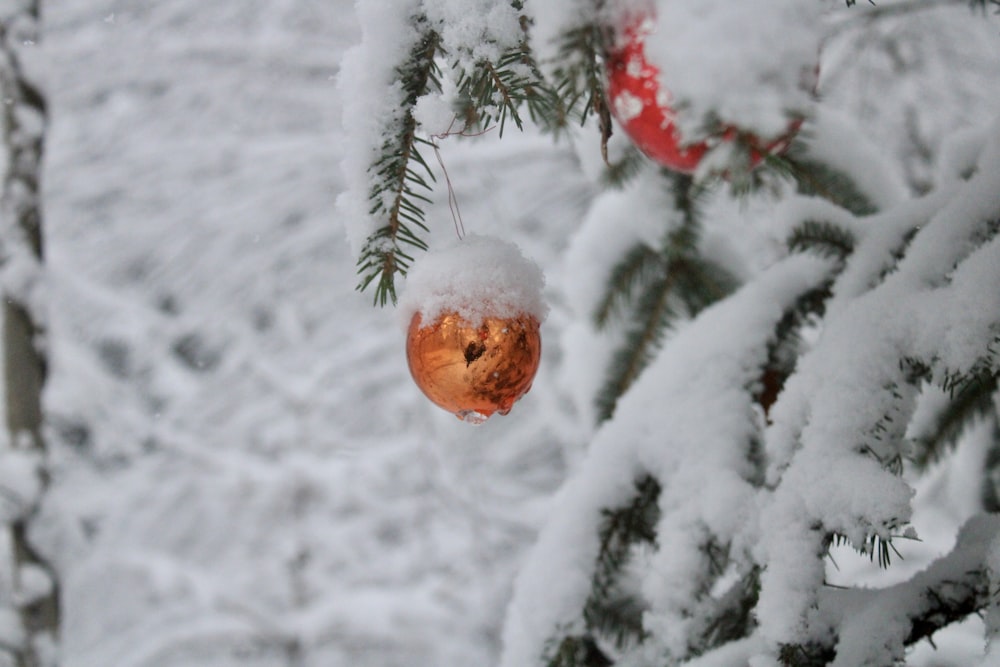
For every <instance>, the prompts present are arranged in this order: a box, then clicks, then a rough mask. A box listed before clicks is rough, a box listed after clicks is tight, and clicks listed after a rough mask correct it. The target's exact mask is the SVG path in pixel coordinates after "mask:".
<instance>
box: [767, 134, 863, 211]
mask: <svg viewBox="0 0 1000 667" xmlns="http://www.w3.org/2000/svg"><path fill="white" fill-rule="evenodd" d="M802 153H803V151H802V149H801V147H800V145H799V144H793V145H792V148H791V149H790V150H789V151H788V153H786V154H785V155H771V156H768V157H767V158H766V163H767V164H768V165H769V166H771V167H772V168H774V169H776V170H777V171H779V172H783V173H785V174H787V175H788V176H790V177H791V178H793V179H794V180H795V183H796V185H797V186H798V191H799V193H800V194H803V195H807V196H818V197H823V198H824V199H826V200H828V201H831V202H833V203H834V204H837V205H838V206H840V207H841V208H844V209H846V210H848V211H850V212H851V213H853V214H854V215H856V216H859V217H860V216H864V215H871V214H872V213H877V212H878V206H877V205H876V204H875V202H873V201H872V200H871V198H870V197H869V196H868V195H866V194H865V193H864V191H863V190H862V189H861V188H860V187H859V186H858V184H857V183H855V181H854V179H853V178H852V177H851V175H850V174H848V173H846V172H843V171H840V170H839V169H834V168H833V167H831V166H830V165H828V164H825V163H823V162H818V161H815V160H811V159H809V158H808V157H806V156H805V155H803V154H802Z"/></svg>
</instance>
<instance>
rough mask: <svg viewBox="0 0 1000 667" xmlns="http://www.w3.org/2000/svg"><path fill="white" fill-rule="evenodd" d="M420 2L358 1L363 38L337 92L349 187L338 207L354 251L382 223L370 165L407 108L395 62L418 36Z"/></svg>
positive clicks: (345, 64)
mask: <svg viewBox="0 0 1000 667" xmlns="http://www.w3.org/2000/svg"><path fill="white" fill-rule="evenodd" d="M419 6H420V3H419V2H418V0H404V1H403V2H400V1H398V0H366V1H365V2H358V3H357V14H358V22H359V24H360V26H361V42H360V43H359V44H357V45H355V46H354V47H353V48H351V49H348V51H347V52H346V53H344V56H343V59H342V61H341V66H340V73H339V75H338V77H337V92H338V97H339V98H340V100H341V104H342V114H343V116H342V118H343V120H342V124H343V127H344V133H343V134H342V135H341V140H342V141H343V149H342V154H343V158H342V160H341V172H342V174H343V177H344V182H345V184H346V186H347V187H346V188H345V189H344V191H343V192H342V193H341V194H340V195H339V196H338V197H337V212H338V215H339V216H340V218H341V220H342V221H343V223H344V227H345V230H346V231H347V239H348V242H349V243H350V246H351V249H352V251H353V252H354V254H355V255H357V254H358V253H360V252H361V249H362V247H363V246H364V243H365V241H366V240H367V239H368V237H369V235H371V234H372V232H374V231H375V230H376V229H378V226H379V221H378V220H377V219H376V218H374V217H373V216H372V215H371V213H370V212H369V211H370V209H371V204H370V202H369V200H368V195H369V193H370V192H371V189H372V186H373V185H374V182H373V180H372V179H373V176H372V174H371V173H370V172H369V168H370V167H371V166H372V164H374V163H375V161H376V160H377V159H378V156H379V150H380V149H381V147H382V144H383V142H384V141H385V140H386V138H387V137H388V136H390V135H391V132H392V130H391V128H393V127H395V125H396V124H397V122H398V121H399V119H400V117H401V113H403V110H402V109H401V107H402V106H403V89H402V86H400V85H399V83H398V82H397V81H395V78H396V67H398V66H399V65H400V64H401V63H403V62H405V61H406V58H407V56H408V53H409V50H410V48H411V46H412V45H413V43H414V41H415V40H416V39H418V38H419V35H418V34H417V33H416V31H414V30H413V26H412V25H411V23H410V21H411V18H412V17H413V16H415V15H416V14H417V12H418V9H419Z"/></svg>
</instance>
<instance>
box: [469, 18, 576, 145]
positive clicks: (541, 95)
mask: <svg viewBox="0 0 1000 667" xmlns="http://www.w3.org/2000/svg"><path fill="white" fill-rule="evenodd" d="M523 5H524V3H523V2H520V1H519V0H514V1H513V2H511V6H512V7H513V8H514V9H515V10H517V11H518V12H521V11H522V10H523V9H524V7H523ZM520 25H521V31H522V33H523V37H522V39H521V40H520V41H519V42H518V43H517V45H515V46H513V47H510V48H508V49H506V50H505V51H504V52H503V53H502V54H501V55H500V57H499V58H498V59H497V61H496V62H491V61H489V60H486V59H482V60H479V61H478V62H476V64H475V66H474V67H473V68H472V70H471V71H464V70H462V68H461V66H460V65H459V64H458V63H457V62H456V63H455V64H453V66H452V67H453V69H454V70H456V71H458V73H459V74H458V83H457V85H458V93H459V96H460V99H461V100H462V101H463V102H462V106H463V109H462V111H461V115H462V116H463V117H464V118H465V119H466V120H467V121H468V122H469V125H472V126H478V127H479V128H480V129H485V128H487V127H490V126H492V125H499V136H500V137H503V131H504V127H505V126H506V122H507V119H508V118H510V119H511V120H512V121H513V122H514V124H515V125H516V126H517V128H518V129H519V130H523V129H524V120H523V118H522V117H521V113H520V109H521V107H522V105H524V106H526V107H527V108H528V114H529V116H530V117H531V120H532V121H533V122H535V123H537V124H539V125H541V126H542V127H543V128H546V129H549V130H551V131H558V129H559V128H561V127H563V126H564V125H565V124H566V116H567V111H566V108H565V106H564V104H563V100H562V98H561V97H560V96H559V95H558V93H557V91H556V90H554V89H553V88H552V87H551V86H549V84H548V83H547V82H546V81H545V77H544V76H543V75H542V72H541V69H540V68H539V67H538V63H537V62H536V61H535V56H534V53H533V52H532V50H531V46H530V44H529V42H528V32H529V28H530V21H529V19H528V17H527V16H525V15H524V14H523V13H522V14H521V15H520Z"/></svg>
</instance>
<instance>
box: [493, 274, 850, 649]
mask: <svg viewBox="0 0 1000 667" xmlns="http://www.w3.org/2000/svg"><path fill="white" fill-rule="evenodd" d="M831 269H832V265H831V263H829V262H826V261H823V260H819V259H817V258H814V257H794V258H790V259H789V260H787V261H785V262H783V263H781V264H779V265H777V266H775V267H774V268H772V269H771V270H770V271H768V272H767V273H766V274H765V275H763V276H762V277H761V279H760V280H758V281H756V282H754V283H752V284H750V285H748V286H747V287H745V288H743V289H742V290H740V291H739V292H738V293H737V294H736V295H735V296H734V297H732V298H731V299H728V300H727V301H725V302H724V303H721V304H719V305H717V306H714V307H712V308H710V309H708V310H706V311H705V312H704V313H703V314H702V316H700V317H699V318H698V319H697V320H696V321H695V322H694V323H692V324H691V325H690V326H689V327H687V328H686V329H684V330H683V331H682V332H680V333H679V334H678V335H677V336H676V337H675V338H674V339H673V340H672V341H671V343H670V345H668V346H666V347H665V348H664V349H663V350H662V352H661V353H660V354H659V356H658V357H657V358H656V360H655V361H654V362H653V363H652V364H650V366H649V368H647V370H646V372H645V373H643V375H642V376H640V378H639V380H638V381H637V382H636V383H635V385H634V386H633V387H632V388H631V389H630V390H629V391H628V392H627V393H626V394H625V395H624V396H623V397H622V398H621V400H620V402H619V405H618V408H617V410H616V413H615V417H614V418H613V419H612V420H611V421H610V422H608V423H606V424H605V426H604V427H603V428H602V429H601V430H600V431H598V433H597V435H596V437H595V439H594V441H593V443H592V444H591V448H590V451H589V453H588V457H587V459H586V460H585V462H584V464H583V467H582V468H581V469H580V470H579V471H578V472H577V474H576V475H575V476H574V477H573V478H572V479H571V480H570V481H569V482H568V483H567V485H566V486H565V487H564V488H563V489H562V490H561V491H560V493H559V496H558V497H557V499H556V503H555V507H554V508H553V514H552V516H553V517H554V518H555V520H553V521H550V523H549V524H548V525H547V526H546V528H545V529H544V530H543V531H542V534H541V535H540V537H539V539H538V542H537V544H536V546H535V547H534V549H533V551H532V554H531V556H530V558H529V560H528V561H527V563H526V565H525V567H524V568H523V569H522V571H521V574H520V576H519V577H518V581H517V585H516V588H515V597H514V600H513V602H512V603H511V607H510V610H509V612H508V621H507V626H506V628H505V632H504V646H505V652H504V656H503V660H502V662H501V664H502V665H504V666H505V667H523V666H525V665H534V664H539V662H540V658H541V656H542V651H543V648H544V646H545V643H546V640H548V639H549V638H550V637H552V636H553V635H554V634H555V633H556V632H557V631H569V632H572V631H573V629H574V628H576V627H579V625H580V624H581V623H582V618H581V616H580V613H581V610H582V608H583V603H584V602H585V600H586V598H587V596H588V594H589V592H590V584H591V577H592V574H593V568H594V562H595V559H596V557H597V551H598V546H599V545H598V526H599V523H600V519H601V516H602V515H601V510H602V509H603V508H607V507H617V506H620V505H622V504H623V503H625V502H627V501H628V500H630V498H631V494H632V493H633V492H634V488H635V487H634V483H635V482H636V481H637V479H638V478H640V477H641V476H642V475H643V474H647V473H648V474H652V475H654V476H655V477H656V478H657V479H658V480H660V481H661V483H662V485H663V492H662V495H661V498H660V507H661V510H662V511H663V517H664V518H663V521H662V522H661V524H660V525H659V526H657V533H658V543H659V544H660V551H659V552H658V553H657V554H656V555H654V557H653V558H654V563H652V564H651V566H650V568H649V575H648V577H647V578H646V580H645V581H644V584H643V589H644V592H645V594H646V596H647V597H648V599H649V600H650V602H651V605H652V608H653V611H652V614H651V616H650V623H651V627H653V628H655V632H656V633H657V635H658V636H662V637H665V638H667V640H668V642H669V638H677V639H678V640H680V639H681V638H682V637H683V636H684V630H685V628H686V625H687V623H689V621H686V620H685V618H684V614H683V613H682V611H683V610H682V605H683V604H685V603H686V602H687V601H689V599H690V598H689V597H688V596H689V595H690V593H691V592H692V590H694V589H695V588H697V587H698V586H699V584H700V583H701V582H703V581H704V580H705V576H706V573H704V572H701V571H698V570H697V568H698V567H700V566H702V565H704V559H701V558H688V557H687V556H688V555H690V553H691V551H692V550H694V551H697V550H698V549H699V547H700V546H701V542H700V537H701V535H702V532H703V531H704V530H709V531H711V532H713V533H717V534H721V535H724V536H726V537H728V538H736V537H737V536H739V535H742V536H743V538H742V539H744V540H749V539H750V533H751V531H752V528H753V526H755V525H756V518H755V516H754V500H753V488H752V486H751V484H750V482H749V481H748V480H747V479H746V477H747V476H748V475H750V474H751V473H750V467H751V466H750V463H749V462H748V461H747V459H746V458H745V453H746V448H747V446H748V442H749V440H750V439H751V438H752V437H753V436H754V433H753V425H754V423H755V419H754V417H753V407H752V404H751V399H750V392H749V391H747V387H750V386H752V385H753V383H754V382H756V381H757V374H758V372H759V368H760V365H761V364H763V363H764V361H765V360H766V355H767V349H766V348H767V341H768V340H769V339H770V337H771V335H772V331H773V328H774V325H775V323H776V322H777V321H778V320H779V319H780V318H781V316H782V313H783V312H784V310H785V308H787V307H788V306H789V305H790V304H791V303H792V302H793V301H794V300H795V299H796V297H798V296H799V295H800V294H801V293H803V292H805V291H808V290H809V289H811V288H813V287H815V286H817V285H818V284H819V283H820V282H822V281H823V280H824V279H826V278H827V277H828V275H829V273H830V271H831ZM735 331H738V332H740V337H739V340H738V341H734V340H733V332H735ZM748 429H749V430H748ZM692 568H695V569H692ZM672 648H677V647H676V646H674V647H672Z"/></svg>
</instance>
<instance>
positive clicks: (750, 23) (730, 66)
mask: <svg viewBox="0 0 1000 667" xmlns="http://www.w3.org/2000/svg"><path fill="white" fill-rule="evenodd" d="M651 5H652V6H651ZM822 7H823V5H822V3H819V2H801V1H800V0H763V1H761V2H732V1H731V0H657V1H656V2H655V5H653V3H651V2H650V1H649V0H620V1H619V2H618V3H616V4H614V5H613V6H611V7H609V9H608V13H609V20H610V21H611V23H612V25H615V26H616V27H617V28H618V35H619V38H620V39H621V38H624V37H625V28H626V27H627V24H628V23H629V22H635V21H636V20H637V17H645V18H647V19H649V22H650V23H652V24H654V31H653V32H652V34H650V35H648V36H647V37H646V43H645V46H646V55H647V58H648V60H649V61H650V63H651V64H653V65H654V66H656V67H657V69H659V71H660V77H659V78H660V82H661V84H662V87H663V89H664V90H668V91H670V95H671V99H672V106H674V108H675V111H677V117H676V119H675V121H676V125H677V127H678V129H679V130H680V133H681V134H682V135H683V136H684V138H685V139H686V140H687V141H689V142H694V141H698V140H701V139H703V138H705V130H706V123H710V122H711V121H713V120H718V121H721V122H723V123H724V124H728V125H733V126H736V127H739V128H741V129H743V130H746V131H749V132H752V133H754V134H757V135H758V136H761V137H778V136H781V135H782V134H784V133H785V132H786V131H787V129H788V123H789V112H790V111H794V112H795V113H798V114H803V113H805V112H807V111H808V110H809V109H811V107H812V105H813V101H812V91H811V78H812V77H813V76H814V73H815V68H816V65H817V62H818V60H819V47H820V39H821V27H822V25H821V16H822Z"/></svg>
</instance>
